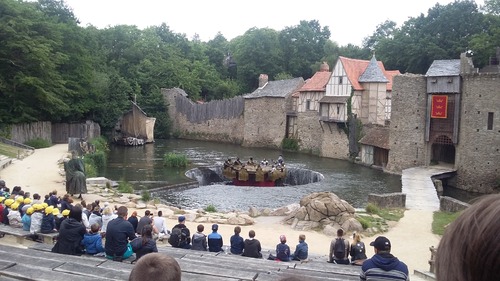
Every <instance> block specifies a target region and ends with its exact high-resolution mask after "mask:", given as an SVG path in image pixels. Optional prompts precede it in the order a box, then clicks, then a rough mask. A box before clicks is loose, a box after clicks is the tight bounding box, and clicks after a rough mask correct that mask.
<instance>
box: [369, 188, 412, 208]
mask: <svg viewBox="0 0 500 281" xmlns="http://www.w3.org/2000/svg"><path fill="white" fill-rule="evenodd" d="M368 203H372V204H375V205H377V206H378V207H380V208H405V207H406V194H404V193H397V192H396V193H385V194H374V193H371V194H368Z"/></svg>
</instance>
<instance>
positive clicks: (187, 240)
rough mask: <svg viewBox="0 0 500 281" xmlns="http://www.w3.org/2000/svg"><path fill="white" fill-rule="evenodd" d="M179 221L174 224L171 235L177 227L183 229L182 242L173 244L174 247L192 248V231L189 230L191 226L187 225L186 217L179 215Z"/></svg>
mask: <svg viewBox="0 0 500 281" xmlns="http://www.w3.org/2000/svg"><path fill="white" fill-rule="evenodd" d="M177 221H178V222H179V223H178V224H176V225H174V227H173V228H172V233H171V234H170V236H171V237H172V236H173V235H174V229H175V228H179V229H180V231H181V234H180V242H179V244H177V245H172V247H175V248H182V249H191V232H190V231H189V228H187V226H186V217H185V216H179V218H177Z"/></svg>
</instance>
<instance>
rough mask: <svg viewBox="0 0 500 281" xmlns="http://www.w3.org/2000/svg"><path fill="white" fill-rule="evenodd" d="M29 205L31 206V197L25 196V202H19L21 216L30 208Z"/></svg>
mask: <svg viewBox="0 0 500 281" xmlns="http://www.w3.org/2000/svg"><path fill="white" fill-rule="evenodd" d="M29 207H31V199H30V198H24V201H23V204H19V212H21V217H23V216H24V214H25V213H26V210H28V208H29Z"/></svg>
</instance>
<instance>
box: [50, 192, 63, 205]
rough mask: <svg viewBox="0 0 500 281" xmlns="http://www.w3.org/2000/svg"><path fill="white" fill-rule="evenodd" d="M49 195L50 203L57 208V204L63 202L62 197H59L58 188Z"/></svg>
mask: <svg viewBox="0 0 500 281" xmlns="http://www.w3.org/2000/svg"><path fill="white" fill-rule="evenodd" d="M49 195H50V196H49V202H48V203H49V205H51V206H53V207H54V208H57V205H59V204H61V198H60V197H57V190H55V189H54V190H53V191H52V192H51V193H49Z"/></svg>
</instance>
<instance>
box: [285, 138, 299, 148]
mask: <svg viewBox="0 0 500 281" xmlns="http://www.w3.org/2000/svg"><path fill="white" fill-rule="evenodd" d="M281 149H284V150H291V151H298V150H299V140H298V139H293V138H283V140H282V141H281Z"/></svg>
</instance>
